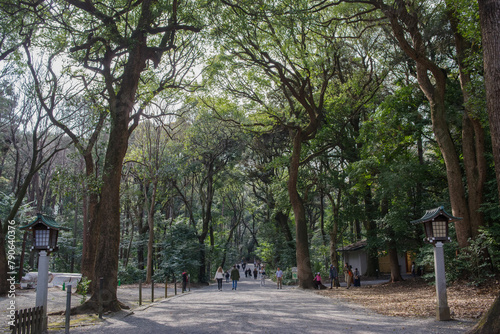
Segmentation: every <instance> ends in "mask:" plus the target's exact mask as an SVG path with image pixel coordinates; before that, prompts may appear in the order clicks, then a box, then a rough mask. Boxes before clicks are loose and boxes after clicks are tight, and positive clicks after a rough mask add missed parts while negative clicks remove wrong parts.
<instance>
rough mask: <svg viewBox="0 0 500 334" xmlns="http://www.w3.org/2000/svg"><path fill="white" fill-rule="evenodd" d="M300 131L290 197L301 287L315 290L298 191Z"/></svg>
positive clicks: (291, 165) (290, 182) (294, 140)
mask: <svg viewBox="0 0 500 334" xmlns="http://www.w3.org/2000/svg"><path fill="white" fill-rule="evenodd" d="M301 139H302V138H301V132H300V130H299V131H298V132H297V133H295V135H294V137H293V151H292V158H291V161H290V170H289V179H288V195H289V196H290V203H291V205H292V209H293V213H294V216H295V230H296V250H295V253H296V256H297V271H298V278H299V287H300V288H303V289H312V288H313V273H312V270H311V258H310V256H309V238H308V237H307V220H306V212H305V209H304V203H303V202H302V198H301V197H300V195H299V193H298V191H297V182H298V177H299V164H300V152H301V149H302V140H301Z"/></svg>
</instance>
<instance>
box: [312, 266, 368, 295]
mask: <svg viewBox="0 0 500 334" xmlns="http://www.w3.org/2000/svg"><path fill="white" fill-rule="evenodd" d="M329 278H330V289H333V286H334V285H335V287H336V288H337V289H338V288H339V287H340V282H339V274H338V271H337V268H335V266H334V265H333V264H331V265H330V270H329ZM344 279H345V282H346V284H347V288H348V289H349V288H350V287H351V285H353V286H361V274H360V273H359V270H358V268H355V269H354V271H353V270H352V266H351V265H349V264H348V263H347V262H346V263H345V265H344ZM313 284H314V288H315V289H322V288H323V289H326V287H325V286H324V285H323V284H322V283H321V274H320V273H319V272H318V273H316V276H314V279H313Z"/></svg>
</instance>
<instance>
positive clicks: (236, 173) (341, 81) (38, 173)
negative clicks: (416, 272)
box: [0, 0, 500, 326]
mask: <svg viewBox="0 0 500 334" xmlns="http://www.w3.org/2000/svg"><path fill="white" fill-rule="evenodd" d="M0 20H1V22H2V24H1V25H0V87H1V90H0V151H1V155H0V223H1V225H0V230H1V235H0V257H1V258H2V260H1V261H0V263H1V265H0V272H1V275H0V279H1V280H0V293H6V291H7V286H6V279H4V276H5V275H6V273H7V271H8V270H7V252H6V250H7V249H8V244H7V242H6V236H7V230H8V226H9V225H15V226H16V227H19V226H20V225H25V224H26V223H29V222H30V221H32V220H33V219H34V217H35V216H36V214H37V213H43V214H46V215H49V216H52V217H54V218H55V219H56V220H57V221H58V222H59V223H60V224H62V225H64V226H65V227H66V228H68V231H61V233H60V236H59V251H58V252H54V253H53V254H52V256H51V257H52V259H51V270H53V271H61V272H80V273H82V275H83V276H85V277H87V278H88V279H90V280H91V281H92V285H91V290H92V291H96V289H97V287H98V285H97V284H98V280H96V279H95V278H96V277H103V278H104V288H105V289H106V290H107V291H108V295H107V299H106V308H107V309H110V310H118V309H119V308H120V302H119V301H118V300H117V298H116V289H117V285H118V280H120V281H121V282H122V283H127V282H130V283H131V282H136V281H137V280H139V279H141V280H143V281H146V282H151V280H155V281H164V280H165V279H166V278H167V279H168V277H173V276H174V275H179V274H180V272H182V271H183V270H188V271H189V272H190V273H191V278H192V279H193V280H194V281H197V282H201V283H203V282H207V281H208V280H209V279H210V277H213V273H214V271H215V269H216V267H218V266H223V267H224V268H225V269H226V268H228V267H229V266H231V265H232V264H234V263H239V262H240V261H242V260H245V261H251V262H253V261H254V260H257V261H261V262H263V263H265V264H266V265H267V266H268V267H269V268H275V267H277V266H280V267H282V268H286V275H291V268H292V267H297V268H298V284H299V286H300V287H301V288H306V289H308V288H312V284H313V282H312V278H313V272H316V271H326V268H327V267H328V266H329V264H330V263H333V264H336V265H337V266H340V267H342V261H343V258H342V256H343V254H342V252H339V249H342V248H343V247H345V246H347V245H349V244H352V243H355V242H358V241H361V240H363V241H364V240H366V249H367V252H368V258H369V260H368V266H367V269H366V271H365V272H364V273H363V275H367V276H375V275H376V274H377V272H378V270H379V261H378V260H379V258H380V257H383V256H387V257H388V259H389V262H390V268H391V269H390V274H391V279H392V280H393V281H397V280H401V279H402V277H401V272H400V270H399V266H401V265H402V264H401V263H400V262H398V257H400V256H401V255H402V254H410V255H408V256H410V257H411V259H412V260H413V261H416V263H417V265H418V266H420V267H426V266H427V267H428V266H429V264H432V263H433V259H432V256H431V254H432V246H431V245H428V244H425V243H424V242H423V229H422V226H419V225H412V224H410V221H412V220H415V219H418V218H420V217H422V215H423V214H424V213H425V211H426V210H428V209H432V208H436V207H438V206H441V205H442V206H444V207H445V208H446V210H447V211H448V212H450V213H451V214H453V216H456V217H460V218H462V219H461V220H458V221H457V222H455V223H454V224H453V225H452V226H450V228H451V234H452V242H450V243H448V244H446V254H447V259H446V263H447V278H448V279H449V280H456V279H468V280H470V282H471V284H482V283H484V282H485V281H487V280H488V279H490V278H492V277H494V276H495V275H498V274H499V271H500V245H499V242H498V241H499V240H500V223H499V220H498V218H499V217H500V207H499V195H498V194H499V191H498V189H499V187H500V183H499V182H497V179H498V176H499V175H500V133H499V132H500V119H499V117H500V116H499V115H500V113H499V110H500V103H499V98H500V75H499V73H500V59H499V57H500V56H499V55H500V1H498V0H480V1H477V2H476V1H467V0H443V1H429V0H414V1H402V0H359V1H356V0H346V1H328V0H293V1H290V0H287V1H260V0H257V1H255V0H254V1H247V0H241V1H232V0H212V1H211V0H204V1H196V0H166V1H163V0H156V1H155V0H116V1H107V0H103V1H90V0H88V1H81V0H45V1H44V0H38V1H35V0H27V1H17V0H4V1H2V3H1V4H0ZM30 242H31V241H30V238H29V237H28V235H27V234H26V233H25V232H24V231H21V230H17V232H16V234H15V245H16V246H15V247H16V250H17V251H16V256H15V259H14V260H15V263H16V265H17V266H18V268H19V270H18V272H19V274H20V275H22V273H23V272H27V271H29V270H36V266H37V263H36V260H37V259H36V254H35V253H34V252H30ZM96 259H98V261H96ZM96 298H97V296H96V295H93V297H92V298H91V299H90V300H89V301H88V302H87V304H86V305H87V307H89V308H92V307H95V303H96ZM498 304H499V301H498V299H497V302H496V303H495V304H494V306H493V307H492V311H493V312H496V313H494V314H496V315H497V316H496V317H495V315H493V319H495V318H496V319H497V320H496V321H498V318H500V317H498V313H499V312H500V310H499V308H500V306H498ZM495 305H496V306H495ZM495 307H496V309H495ZM495 310H496V311H495ZM487 316H488V315H487ZM485 319H486V318H485ZM490 326H493V325H490ZM496 326H499V325H498V323H497V324H496Z"/></svg>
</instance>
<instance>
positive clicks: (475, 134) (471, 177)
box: [447, 4, 488, 237]
mask: <svg viewBox="0 0 500 334" xmlns="http://www.w3.org/2000/svg"><path fill="white" fill-rule="evenodd" d="M447 7H448V13H449V14H448V17H449V20H450V23H451V28H452V30H453V32H454V35H455V46H456V53H457V63H458V69H459V74H460V87H461V89H462V95H463V99H464V108H465V113H464V115H463V118H462V153H463V162H464V167H465V174H466V176H467V188H468V203H469V214H470V228H471V236H472V237H476V236H477V235H478V233H479V228H480V227H481V226H482V225H483V214H482V212H481V211H480V207H481V204H482V203H483V191H484V185H485V182H486V177H487V176H486V174H487V169H488V168H487V164H486V158H485V155H484V153H485V148H484V145H485V144H484V140H485V134H484V128H483V126H482V125H481V122H480V120H478V119H477V118H476V117H475V116H474V111H473V110H471V107H470V99H471V94H470V92H469V90H470V87H471V86H472V80H471V77H470V74H469V73H468V71H467V69H466V65H465V58H466V53H467V50H470V45H469V43H467V41H466V40H465V39H464V38H463V36H462V35H461V34H460V32H459V30H458V22H457V18H456V17H457V16H456V10H455V9H454V8H455V7H454V6H453V4H451V5H449V4H447Z"/></svg>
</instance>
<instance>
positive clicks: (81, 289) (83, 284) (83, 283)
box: [76, 277, 92, 304]
mask: <svg viewBox="0 0 500 334" xmlns="http://www.w3.org/2000/svg"><path fill="white" fill-rule="evenodd" d="M91 282H92V280H89V279H88V278H87V277H82V279H81V280H80V281H79V282H78V284H77V285H76V293H77V294H79V295H81V296H82V299H81V300H80V304H83V303H85V300H86V299H87V293H88V291H89V286H90V283H91Z"/></svg>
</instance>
